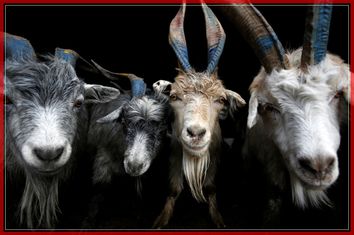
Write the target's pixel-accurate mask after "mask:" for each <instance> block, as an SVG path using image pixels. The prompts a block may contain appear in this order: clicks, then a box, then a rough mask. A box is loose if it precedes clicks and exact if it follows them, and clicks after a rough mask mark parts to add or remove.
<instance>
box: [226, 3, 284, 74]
mask: <svg viewBox="0 0 354 235" xmlns="http://www.w3.org/2000/svg"><path fill="white" fill-rule="evenodd" d="M220 10H222V12H223V13H224V14H225V15H226V16H227V17H228V18H229V19H230V20H231V21H232V23H233V24H234V25H235V26H236V27H237V28H238V30H239V31H240V32H241V34H242V36H243V37H244V38H245V40H246V41H247V42H248V43H249V44H250V46H251V47H252V49H253V50H254V52H255V54H256V56H257V57H258V59H259V60H260V62H261V64H262V65H263V66H264V68H265V70H266V72H267V73H271V72H272V70H273V69H287V68H288V67H289V61H288V59H287V57H286V56H285V51H284V48H283V46H282V44H281V43H280V41H279V39H278V37H277V35H276V34H275V32H274V30H273V29H272V27H271V26H270V25H269V23H268V22H267V21H266V19H265V18H264V17H263V16H262V14H261V13H260V12H259V11H258V10H257V9H256V8H255V7H254V6H253V5H251V4H250V5H236V4H232V5H230V6H225V7H220Z"/></svg>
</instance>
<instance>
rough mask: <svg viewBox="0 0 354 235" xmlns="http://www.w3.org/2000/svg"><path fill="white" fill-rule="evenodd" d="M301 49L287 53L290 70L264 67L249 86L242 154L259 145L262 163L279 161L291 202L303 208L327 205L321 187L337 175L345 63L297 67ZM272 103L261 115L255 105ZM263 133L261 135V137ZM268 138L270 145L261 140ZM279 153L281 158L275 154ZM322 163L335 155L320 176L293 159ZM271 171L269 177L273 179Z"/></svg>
mask: <svg viewBox="0 0 354 235" xmlns="http://www.w3.org/2000/svg"><path fill="white" fill-rule="evenodd" d="M300 55H301V50H300V49H299V50H297V51H295V52H293V53H292V54H290V55H289V61H290V64H291V66H292V67H291V68H290V69H288V70H280V71H275V70H274V71H273V72H272V73H271V74H266V73H265V71H264V69H262V70H261V72H260V73H259V74H258V75H257V77H256V78H255V79H254V81H253V83H252V85H251V98H250V105H249V115H248V122H247V124H248V127H249V128H250V133H249V135H248V140H247V141H246V142H247V143H248V145H247V146H246V148H247V149H246V152H250V149H252V148H259V151H258V153H257V155H258V158H259V159H260V160H261V161H263V162H264V163H265V164H266V165H268V166H270V165H271V163H270V162H274V161H278V160H279V159H282V160H283V161H284V164H285V166H286V167H287V169H288V171H289V173H290V176H291V177H290V178H291V184H292V192H293V199H294V203H295V204H296V205H298V206H300V207H306V206H307V205H308V204H309V203H310V204H311V205H313V206H319V205H320V204H321V203H325V204H328V203H329V201H328V198H327V196H326V192H325V190H326V189H327V188H328V187H329V186H330V185H332V184H333V183H334V182H335V181H336V179H337V178H338V174H339V169H338V159H337V150H338V148H339V144H340V134H339V123H340V120H338V116H339V115H338V107H337V106H338V103H337V100H336V98H334V96H335V94H336V93H337V91H340V90H347V89H348V87H349V77H343V74H346V73H348V66H346V65H345V64H343V63H338V61H339V60H338V59H336V58H335V57H334V56H332V55H327V57H326V58H325V60H323V61H322V62H321V63H320V64H318V65H312V66H309V67H308V73H304V72H302V70H300V69H299V68H298V67H299V64H300ZM269 103H270V104H272V105H273V106H274V107H276V109H277V110H279V111H280V113H277V111H274V112H271V111H266V112H265V113H264V114H262V115H260V114H258V112H257V108H258V106H259V105H266V104H269ZM260 136H262V137H260ZM264 138H265V139H270V140H271V141H270V142H271V143H274V144H264V143H261V142H260V141H262V140H263V141H264ZM278 152H280V154H281V156H279V157H278V156H277V155H278V154H277V153H278ZM300 158H306V159H309V160H312V161H323V162H324V161H325V160H326V159H328V158H334V159H335V161H334V164H333V168H332V170H330V171H329V172H327V174H326V176H325V177H324V178H322V179H318V178H314V177H311V175H310V174H308V173H307V172H306V171H305V170H303V168H302V167H301V166H300V165H299V162H298V160H299V159H300ZM274 177H276V176H275V174H274V176H273V181H276V179H274Z"/></svg>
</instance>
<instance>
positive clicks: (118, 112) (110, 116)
mask: <svg viewBox="0 0 354 235" xmlns="http://www.w3.org/2000/svg"><path fill="white" fill-rule="evenodd" d="M122 110H123V106H120V107H119V108H118V109H116V110H114V111H113V112H111V113H109V114H107V115H106V116H104V117H102V118H100V119H98V120H97V121H96V122H98V123H107V122H113V121H115V120H117V119H118V118H119V117H120V115H121V114H122Z"/></svg>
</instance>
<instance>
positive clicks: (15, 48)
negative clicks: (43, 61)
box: [5, 33, 36, 60]
mask: <svg viewBox="0 0 354 235" xmlns="http://www.w3.org/2000/svg"><path fill="white" fill-rule="evenodd" d="M5 44H6V45H5V53H6V59H12V60H20V59H29V58H34V57H36V53H35V52H34V49H33V47H32V45H31V43H30V42H29V41H28V40H27V39H25V38H22V37H19V36H16V35H12V34H9V33H5Z"/></svg>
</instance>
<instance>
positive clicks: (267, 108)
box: [258, 104, 279, 114]
mask: <svg viewBox="0 0 354 235" xmlns="http://www.w3.org/2000/svg"><path fill="white" fill-rule="evenodd" d="M265 112H272V113H279V110H278V109H277V108H275V107H274V105H272V104H260V105H258V113H259V114H264V113H265Z"/></svg>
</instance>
